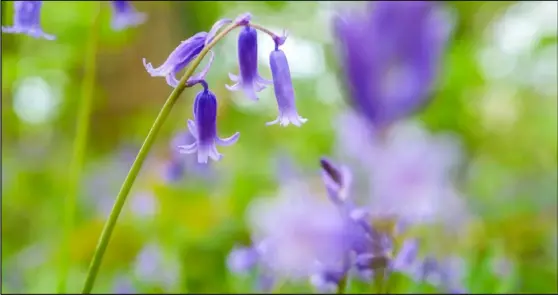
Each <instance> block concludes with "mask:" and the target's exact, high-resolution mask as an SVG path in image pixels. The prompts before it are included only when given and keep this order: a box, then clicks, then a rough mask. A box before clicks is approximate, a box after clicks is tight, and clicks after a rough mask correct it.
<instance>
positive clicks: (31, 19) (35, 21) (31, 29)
mask: <svg viewBox="0 0 558 295" xmlns="http://www.w3.org/2000/svg"><path fill="white" fill-rule="evenodd" d="M42 5H43V1H14V25H13V26H12V27H2V32H3V33H15V34H26V35H29V36H32V37H35V38H44V39H47V40H54V39H56V37H54V36H53V35H50V34H47V33H45V32H43V29H42V28H41V6H42Z"/></svg>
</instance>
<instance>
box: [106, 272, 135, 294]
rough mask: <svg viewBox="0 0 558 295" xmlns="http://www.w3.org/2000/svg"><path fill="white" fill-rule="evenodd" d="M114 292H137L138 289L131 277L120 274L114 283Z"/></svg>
mask: <svg viewBox="0 0 558 295" xmlns="http://www.w3.org/2000/svg"><path fill="white" fill-rule="evenodd" d="M112 292H114V294H135V293H137V292H138V291H137V290H136V288H134V285H133V284H132V282H131V281H130V279H128V278H126V277H123V276H118V277H117V278H116V279H115V280H114V283H113V287H112Z"/></svg>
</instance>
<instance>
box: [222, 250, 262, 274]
mask: <svg viewBox="0 0 558 295" xmlns="http://www.w3.org/2000/svg"><path fill="white" fill-rule="evenodd" d="M258 260H259V254H258V251H257V250H256V249H254V248H253V247H235V248H234V249H233V250H232V251H231V252H230V253H229V256H228V257H227V267H228V268H229V270H230V271H232V272H234V273H247V272H249V271H250V270H252V269H253V268H255V267H256V265H257V263H258Z"/></svg>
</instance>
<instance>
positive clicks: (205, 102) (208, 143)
mask: <svg viewBox="0 0 558 295" xmlns="http://www.w3.org/2000/svg"><path fill="white" fill-rule="evenodd" d="M199 83H201V84H202V85H203V87H204V89H203V90H202V91H200V92H199V93H198V94H197V95H196V99H195V100H194V121H192V120H188V129H189V130H190V133H191V134H192V135H193V136H194V138H195V140H196V141H195V142H194V143H192V144H189V145H183V146H179V148H180V152H181V153H185V154H191V153H195V152H197V153H198V162H199V163H207V161H208V159H209V158H211V159H213V160H214V161H219V160H220V159H221V157H222V155H221V154H220V153H219V152H218V151H217V147H216V145H217V144H218V145H222V146H228V145H231V144H234V143H235V142H236V141H237V140H238V138H239V136H240V133H239V132H236V133H235V134H233V135H232V136H231V137H228V138H225V139H221V138H220V137H219V136H218V135H217V98H216V97H215V94H214V93H213V92H211V91H209V89H208V86H207V83H206V82H205V81H199Z"/></svg>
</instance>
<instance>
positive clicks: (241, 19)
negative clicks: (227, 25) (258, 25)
mask: <svg viewBox="0 0 558 295" xmlns="http://www.w3.org/2000/svg"><path fill="white" fill-rule="evenodd" d="M251 20H252V14H251V13H250V12H245V13H243V14H241V15H239V16H238V17H237V18H236V19H235V20H234V22H235V23H236V24H237V25H240V26H245V25H248V24H249V23H250V21H251Z"/></svg>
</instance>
